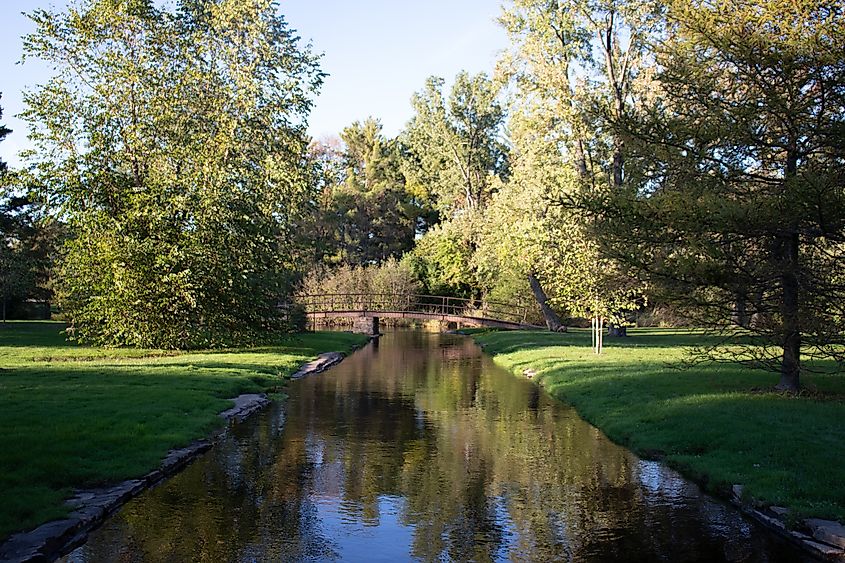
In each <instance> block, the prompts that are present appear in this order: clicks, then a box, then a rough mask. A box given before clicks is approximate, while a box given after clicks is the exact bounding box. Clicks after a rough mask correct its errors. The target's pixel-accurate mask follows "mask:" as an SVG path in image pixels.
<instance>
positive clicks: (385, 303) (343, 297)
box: [297, 293, 538, 332]
mask: <svg viewBox="0 0 845 563" xmlns="http://www.w3.org/2000/svg"><path fill="white" fill-rule="evenodd" d="M297 302H298V303H299V304H300V305H302V306H303V307H304V308H305V313H306V315H307V316H308V318H309V319H310V320H311V321H312V322H314V323H316V322H317V321H319V320H320V319H333V318H351V319H362V320H363V319H375V322H372V321H371V322H369V323H368V322H362V323H358V322H356V331H359V330H358V327H359V326H360V327H362V328H361V329H360V332H378V320H377V319H379V318H384V319H416V320H424V321H427V320H436V321H443V322H447V323H456V324H458V325H462V326H471V327H491V328H505V329H517V328H538V327H536V326H534V325H531V324H529V323H528V322H527V318H528V314H529V312H530V310H531V309H530V307H529V306H528V305H527V304H521V303H502V302H496V301H486V300H479V299H462V298H459V297H446V296H441V295H417V294H405V293H326V294H321V295H300V296H299V297H298V298H297ZM373 325H374V328H373Z"/></svg>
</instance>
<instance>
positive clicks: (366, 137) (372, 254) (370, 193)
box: [317, 118, 430, 264]
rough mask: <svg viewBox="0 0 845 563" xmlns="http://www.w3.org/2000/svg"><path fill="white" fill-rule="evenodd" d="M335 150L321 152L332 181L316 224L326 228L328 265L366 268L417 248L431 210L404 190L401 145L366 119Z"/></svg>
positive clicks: (352, 127) (351, 128)
mask: <svg viewBox="0 0 845 563" xmlns="http://www.w3.org/2000/svg"><path fill="white" fill-rule="evenodd" d="M337 145H338V146H337V147H335V148H334V149H332V147H330V146H327V145H325V146H323V147H322V148H320V149H319V151H320V153H321V154H322V155H324V158H323V159H322V160H321V163H322V165H323V170H324V171H325V172H326V173H327V174H328V175H329V176H330V177H327V178H326V182H325V186H324V188H323V200H322V209H321V210H320V212H319V213H318V215H319V217H318V219H317V222H318V223H322V224H324V225H325V226H327V227H328V228H327V230H326V231H327V232H326V233H325V235H326V236H327V238H328V239H329V240H328V241H327V242H326V246H327V247H328V249H331V250H329V252H330V253H331V254H330V255H329V256H328V260H329V261H330V262H342V263H346V264H367V263H378V262H382V261H384V260H386V259H387V258H389V257H399V256H401V255H402V254H403V253H404V252H406V251H408V250H410V249H411V248H413V245H414V237H415V235H416V234H417V232H418V229H419V228H420V226H421V225H422V224H423V223H426V222H427V219H426V218H427V216H428V215H429V214H430V209H429V208H428V207H427V206H426V205H425V203H424V202H422V201H420V200H419V199H418V198H416V197H414V196H413V195H412V194H411V193H409V192H408V191H407V190H406V187H405V176H404V173H403V155H402V149H401V146H400V145H399V142H398V141H397V140H396V139H387V138H385V137H384V135H383V134H382V132H381V124H380V123H379V122H378V121H377V120H375V119H373V118H368V119H367V120H365V121H363V122H357V121H356V122H355V123H353V124H352V125H350V126H349V127H347V128H345V129H344V130H343V132H342V133H341V139H340V143H337Z"/></svg>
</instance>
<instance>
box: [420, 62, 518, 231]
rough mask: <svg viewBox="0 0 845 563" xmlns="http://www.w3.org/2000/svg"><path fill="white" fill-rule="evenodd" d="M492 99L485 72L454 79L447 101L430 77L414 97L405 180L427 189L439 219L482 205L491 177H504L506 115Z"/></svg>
mask: <svg viewBox="0 0 845 563" xmlns="http://www.w3.org/2000/svg"><path fill="white" fill-rule="evenodd" d="M497 96H498V89H497V88H496V87H495V85H494V84H493V82H492V81H491V80H490V79H489V78H488V77H487V76H486V75H485V74H484V73H481V74H477V75H475V76H470V75H469V74H467V73H465V72H461V73H459V74H458V75H457V76H456V77H455V83H454V85H453V86H452V90H451V93H450V95H449V98H448V100H447V99H445V97H444V93H443V79H442V78H436V77H431V78H429V79H428V80H427V81H426V85H425V88H424V89H423V91H422V92H419V93H417V94H414V97H413V100H412V104H413V106H414V111H415V115H414V117H413V118H412V119H411V121H410V122H409V123H408V127H407V129H406V133H405V138H404V142H405V143H406V145H407V147H408V151H409V153H410V156H411V158H412V162H413V163H414V164H415V166H412V167H410V168H409V176H412V178H413V177H414V176H416V178H413V179H414V180H416V182H417V183H421V184H425V185H427V186H430V191H431V192H432V193H433V194H434V196H435V198H436V201H437V206H438V208H439V210H440V211H441V214H442V216H443V217H444V218H448V217H451V216H453V215H454V214H455V213H456V212H458V211H460V210H474V209H476V208H478V207H480V206H483V205H484V204H485V203H486V202H487V201H488V200H489V198H490V194H491V185H492V180H493V178H495V177H506V176H507V169H508V159H507V147H506V146H505V145H504V143H503V142H502V141H501V139H500V133H501V128H502V125H503V122H504V118H505V113H504V110H503V108H502V107H501V105H500V104H499V103H498V101H497ZM412 181H413V180H412Z"/></svg>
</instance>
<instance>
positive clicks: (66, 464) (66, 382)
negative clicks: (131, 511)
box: [0, 322, 366, 539]
mask: <svg viewBox="0 0 845 563" xmlns="http://www.w3.org/2000/svg"><path fill="white" fill-rule="evenodd" d="M62 326H63V325H60V324H58V323H18V322H12V323H9V324H8V325H6V327H5V328H2V329H0V364H2V365H3V367H4V369H3V370H2V371H0V496H2V498H3V499H4V502H3V503H2V506H0V539H1V538H3V537H5V536H7V535H8V534H10V533H12V532H14V531H18V530H22V529H30V528H32V527H34V526H37V525H38V524H41V523H43V522H45V521H47V520H50V519H53V518H60V517H62V516H64V515H66V514H67V507H66V506H65V505H64V504H63V501H64V499H66V498H68V497H69V496H71V494H72V492H73V490H74V489H75V488H86V487H98V486H103V485H107V484H110V483H114V482H117V481H120V480H123V479H129V478H134V477H140V476H141V475H143V474H144V473H146V472H148V471H150V470H152V469H153V468H155V467H156V466H157V465H158V463H159V462H160V460H161V459H162V458H163V457H164V455H165V454H166V453H167V451H168V450H170V449H171V448H174V447H178V446H184V445H186V444H187V443H189V442H190V441H192V440H194V439H197V438H201V437H205V436H206V435H207V434H208V432H209V431H211V430H212V429H213V428H216V427H218V426H219V425H220V423H221V420H220V419H219V418H218V417H217V413H219V412H220V411H223V410H225V409H226V408H228V407H229V406H230V405H231V402H230V401H228V400H227V399H229V398H231V397H234V396H236V395H238V394H240V393H247V392H261V391H262V390H264V389H265V388H267V387H273V386H277V385H279V384H280V383H281V382H282V379H283V377H284V376H285V375H287V374H289V373H292V372H293V371H294V370H295V369H297V368H298V367H299V366H300V365H301V364H302V363H304V362H306V361H308V360H310V359H311V358H313V357H314V356H315V355H317V354H318V353H320V352H325V351H330V350H331V351H348V350H350V349H351V348H352V347H353V346H355V345H360V344H362V343H363V342H364V341H365V340H366V337H364V336H362V335H356V334H345V333H337V332H335V333H309V334H303V335H295V336H293V335H292V336H284V337H282V338H278V339H277V340H276V341H275V342H273V343H272V345H270V346H267V347H265V348H255V349H243V350H233V351H230V352H227V353H220V352H216V353H211V352H198V353H192V354H181V353H174V352H164V351H161V350H143V349H118V350H114V349H102V348H88V347H80V346H75V345H72V344H68V343H66V342H65V340H64V338H63V337H62V335H61V334H60V330H61V328H62ZM21 444H26V447H21Z"/></svg>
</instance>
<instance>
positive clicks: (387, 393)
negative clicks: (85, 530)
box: [65, 331, 805, 562]
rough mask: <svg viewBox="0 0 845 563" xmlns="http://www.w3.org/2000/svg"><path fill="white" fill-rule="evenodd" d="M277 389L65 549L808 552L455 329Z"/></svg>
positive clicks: (287, 556)
mask: <svg viewBox="0 0 845 563" xmlns="http://www.w3.org/2000/svg"><path fill="white" fill-rule="evenodd" d="M289 394H290V398H289V399H288V401H287V402H286V403H284V404H282V405H274V406H273V407H271V408H270V409H268V410H267V411H266V412H264V413H262V414H261V415H259V416H257V417H255V418H253V419H251V420H249V421H247V422H245V423H241V424H239V425H236V426H235V427H233V429H232V431H231V432H229V433H228V434H227V436H226V438H225V439H224V440H223V441H222V442H221V443H220V444H219V445H218V446H217V447H215V448H214V449H213V450H211V451H210V452H209V453H207V454H206V455H205V456H203V457H202V458H200V459H198V460H197V461H195V462H194V463H193V464H192V465H190V466H189V467H188V468H187V469H186V470H185V471H183V472H182V473H180V474H179V475H177V476H175V477H174V478H172V479H170V480H168V481H166V482H165V483H163V484H162V485H160V486H158V487H156V488H154V489H152V490H150V491H147V492H146V493H144V494H142V495H141V496H139V497H137V498H136V499H134V500H132V501H130V502H129V503H128V504H126V505H125V506H124V507H123V508H122V509H121V510H120V511H119V512H118V513H116V514H115V515H114V516H113V517H112V518H111V519H110V520H108V521H107V522H106V523H105V524H104V525H103V526H102V527H101V528H100V529H99V530H97V531H96V532H94V533H93V534H91V536H90V538H89V540H88V542H87V543H86V544H85V545H83V546H82V547H80V548H78V549H77V550H75V551H74V552H72V553H71V554H70V555H68V556H67V557H66V558H65V561H67V562H99V561H126V562H132V561H173V562H183V561H209V562H212V561H213V562H218V561H302V560H305V561H322V560H330V561H331V560H345V561H405V560H424V561H431V560H436V561H489V560H514V561H578V562H583V561H630V562H634V561H671V562H676V561H707V562H710V561H743V562H752V561H754V562H763V561H766V562H775V561H776V562H781V561H783V562H786V561H801V560H805V558H804V557H803V556H802V555H801V554H799V553H798V552H796V551H794V550H793V548H792V547H790V546H788V545H786V544H785V543H783V542H782V541H781V540H779V539H777V538H775V537H773V536H771V535H770V534H769V533H768V532H767V531H765V530H763V529H761V528H760V527H759V526H758V525H756V524H755V523H754V522H752V521H750V520H748V519H746V518H745V517H744V516H743V515H742V514H740V513H739V512H738V511H736V510H735V509H734V508H733V507H731V506H730V505H728V504H725V503H723V502H721V501H718V500H716V499H713V498H711V497H709V496H707V495H705V494H703V493H702V492H701V491H700V490H699V489H698V487H697V486H695V485H693V484H691V483H689V482H687V481H686V480H684V479H683V478H681V477H680V476H679V475H678V474H677V473H675V472H674V471H672V470H669V469H667V468H665V467H663V466H661V465H660V464H659V463H656V462H652V461H645V460H641V459H639V458H637V457H636V456H634V455H633V454H631V453H630V452H628V451H627V450H625V449H624V448H621V447H619V446H617V445H615V444H613V443H611V442H610V441H609V440H608V439H607V438H605V437H604V435H603V434H602V433H601V432H599V431H598V430H597V429H595V428H594V427H592V426H590V425H589V424H587V423H586V422H584V421H583V420H581V419H580V418H579V417H578V415H577V414H576V413H575V411H574V410H573V409H572V408H570V407H568V406H567V405H565V404H562V403H560V402H558V401H555V400H554V399H552V398H550V397H549V396H548V395H546V394H545V393H544V392H543V391H542V390H541V389H540V388H539V387H538V386H537V385H536V384H534V383H531V382H530V381H526V380H524V379H521V378H518V377H514V376H513V375H511V374H510V373H507V372H505V371H504V370H502V369H501V368H499V367H497V366H495V365H494V364H493V362H492V361H491V360H490V359H489V358H488V357H486V356H484V355H483V354H482V353H481V351H480V349H479V348H478V347H477V346H476V345H475V344H474V343H473V342H472V340H471V339H469V338H467V337H461V336H455V335H445V334H444V335H440V334H428V333H423V332H414V331H396V332H389V333H387V334H386V335H385V336H383V337H382V338H381V340H380V341H379V342H377V343H371V344H369V345H368V346H367V347H365V348H364V349H362V350H359V351H357V352H355V353H354V354H353V355H352V356H351V357H349V358H347V359H346V360H344V362H342V363H341V364H340V365H338V366H337V367H335V368H332V369H331V370H329V371H327V372H325V373H322V374H319V375H315V376H311V377H308V378H306V379H303V380H300V381H296V382H293V383H292V384H291V385H290V387H289Z"/></svg>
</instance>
